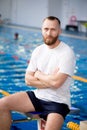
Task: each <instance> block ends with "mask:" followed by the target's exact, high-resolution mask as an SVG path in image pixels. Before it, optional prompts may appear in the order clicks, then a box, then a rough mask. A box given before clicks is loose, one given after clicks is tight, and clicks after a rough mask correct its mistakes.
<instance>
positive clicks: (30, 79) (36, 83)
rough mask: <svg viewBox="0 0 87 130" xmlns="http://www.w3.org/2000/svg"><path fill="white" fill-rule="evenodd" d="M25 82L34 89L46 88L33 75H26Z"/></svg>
mask: <svg viewBox="0 0 87 130" xmlns="http://www.w3.org/2000/svg"><path fill="white" fill-rule="evenodd" d="M25 82H26V84H27V85H29V86H34V87H35V88H41V89H43V88H46V86H45V85H44V84H43V82H41V81H40V80H39V79H37V78H36V77H35V76H34V74H29V73H26V75H25Z"/></svg>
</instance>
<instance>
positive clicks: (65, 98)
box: [27, 42, 75, 106]
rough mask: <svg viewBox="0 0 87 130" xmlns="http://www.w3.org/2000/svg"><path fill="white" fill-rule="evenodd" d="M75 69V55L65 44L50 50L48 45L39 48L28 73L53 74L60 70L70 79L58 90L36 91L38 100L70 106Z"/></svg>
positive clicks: (34, 52) (34, 53)
mask: <svg viewBox="0 0 87 130" xmlns="http://www.w3.org/2000/svg"><path fill="white" fill-rule="evenodd" d="M74 67H75V55H74V53H73V51H72V49H71V48H70V47H69V46H68V45H66V44H65V43H64V42H60V44H59V45H58V46H57V47H56V48H53V49H49V48H48V46H47V45H45V44H42V45H40V46H38V47H37V48H36V49H35V50H34V51H33V53H32V57H31V60H30V63H29V66H28V68H27V71H32V72H35V71H36V70H40V71H42V72H43V73H45V74H52V73H53V72H54V70H55V69H56V68H59V71H60V72H61V73H65V74H68V75H69V77H68V78H67V80H66V81H65V83H64V84H63V85H62V86H61V87H59V88H57V89H53V88H47V89H35V90H34V92H35V95H36V97H37V98H39V99H42V100H45V101H54V102H59V103H65V104H67V105H68V106H70V88H69V87H70V85H71V79H72V78H71V76H72V75H73V72H74Z"/></svg>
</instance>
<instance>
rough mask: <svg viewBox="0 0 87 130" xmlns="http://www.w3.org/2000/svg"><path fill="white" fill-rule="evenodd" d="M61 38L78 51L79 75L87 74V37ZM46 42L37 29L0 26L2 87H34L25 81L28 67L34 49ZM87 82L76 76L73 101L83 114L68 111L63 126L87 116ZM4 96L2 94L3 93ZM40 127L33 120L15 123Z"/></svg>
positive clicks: (14, 90) (14, 88)
mask: <svg viewBox="0 0 87 130" xmlns="http://www.w3.org/2000/svg"><path fill="white" fill-rule="evenodd" d="M15 32H18V33H19V40H18V41H17V40H14V33H15ZM60 39H61V40H63V41H65V42H66V43H67V44H68V45H70V46H71V47H72V48H73V50H74V51H75V54H76V58H77V63H76V70H75V75H77V76H80V77H83V78H87V67H86V65H87V39H81V38H79V37H75V38H74V37H70V36H68V35H67V36H66V35H61V36H60ZM41 43H42V37H41V32H40V31H36V30H33V29H24V28H16V27H15V28H13V27H0V89H2V90H5V91H7V92H9V93H15V92H17V91H26V90H28V89H32V87H31V86H30V87H27V86H26V85H25V82H24V75H25V70H26V67H27V65H28V63H29V59H30V56H31V53H32V51H33V49H34V48H35V47H36V46H38V45H40V44H41ZM86 94H87V83H86V82H82V81H81V80H75V82H74V84H72V85H71V102H72V105H73V106H75V107H78V108H80V114H78V115H68V116H67V117H66V120H65V123H64V125H63V128H62V130H68V128H67V127H66V124H67V122H68V121H73V122H77V123H78V124H79V122H80V121H81V120H87V96H86ZM0 97H2V95H0ZM20 117H21V115H19V114H17V113H13V118H14V119H15V118H16V119H17V118H20ZM28 127H31V130H34V129H36V121H33V122H30V123H21V125H19V123H18V124H13V126H12V129H14V128H16V129H19V130H24V129H26V130H27V129H28Z"/></svg>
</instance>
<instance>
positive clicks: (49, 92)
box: [0, 16, 75, 130]
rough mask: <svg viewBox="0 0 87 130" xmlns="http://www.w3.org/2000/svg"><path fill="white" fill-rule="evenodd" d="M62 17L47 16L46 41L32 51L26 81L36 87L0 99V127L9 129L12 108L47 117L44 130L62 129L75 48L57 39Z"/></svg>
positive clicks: (45, 24)
mask: <svg viewBox="0 0 87 130" xmlns="http://www.w3.org/2000/svg"><path fill="white" fill-rule="evenodd" d="M60 33H61V29H60V20H59V19H58V18H56V17H54V16H49V17H47V18H45V19H44V21H43V24H42V36H43V40H44V44H42V45H40V46H39V47H37V48H36V49H35V50H34V52H33V53H32V56H31V60H30V63H29V66H28V68H27V70H26V74H25V82H26V84H27V85H29V86H34V87H36V89H35V90H33V91H28V92H19V93H16V94H12V95H11V96H8V97H5V98H2V99H0V130H9V129H10V125H11V115H10V111H12V110H15V111H19V112H30V111H38V112H41V114H40V115H39V116H40V117H41V118H43V119H44V120H46V126H45V130H61V127H62V125H63V122H64V119H65V117H66V115H67V114H68V113H69V111H70V110H69V108H70V89H69V87H70V84H71V76H72V75H73V72H74V67H75V56H74V53H73V51H72V49H71V48H70V47H69V46H68V45H66V44H65V43H64V42H62V41H60V40H59V39H58V36H59V35H60Z"/></svg>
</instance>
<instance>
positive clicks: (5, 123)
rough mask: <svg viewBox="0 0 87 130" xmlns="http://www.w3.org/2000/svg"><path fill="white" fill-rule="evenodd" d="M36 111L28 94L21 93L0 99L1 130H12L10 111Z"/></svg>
mask: <svg viewBox="0 0 87 130" xmlns="http://www.w3.org/2000/svg"><path fill="white" fill-rule="evenodd" d="M12 110H13V111H19V112H24V113H25V112H29V111H35V109H34V107H33V104H32V103H31V101H30V99H29V97H28V95H27V93H26V92H20V93H16V94H12V95H10V96H6V97H4V98H1V99H0V130H10V126H11V114H10V111H12Z"/></svg>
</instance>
